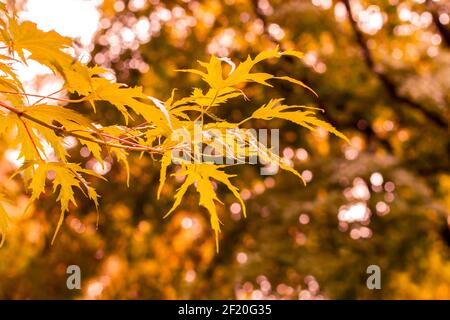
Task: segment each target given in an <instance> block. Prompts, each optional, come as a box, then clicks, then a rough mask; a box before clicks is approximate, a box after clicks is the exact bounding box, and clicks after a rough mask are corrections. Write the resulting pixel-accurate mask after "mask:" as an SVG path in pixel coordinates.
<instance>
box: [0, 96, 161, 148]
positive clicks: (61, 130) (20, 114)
mask: <svg viewBox="0 0 450 320" xmlns="http://www.w3.org/2000/svg"><path fill="white" fill-rule="evenodd" d="M0 106H1V107H3V108H5V109H8V110H9V111H11V112H13V113H15V114H16V115H17V116H18V117H19V118H21V117H23V118H26V119H28V120H30V121H33V122H35V123H37V124H39V125H41V126H43V127H46V128H48V129H51V130H53V131H55V132H59V133H61V134H64V135H66V136H73V137H75V138H78V139H80V140H85V141H90V142H94V143H97V144H99V145H103V146H107V147H113V148H119V149H123V150H134V151H148V152H153V153H163V152H164V150H163V149H162V148H155V147H150V146H143V145H139V144H136V145H122V144H116V143H111V142H108V141H104V140H98V139H95V138H91V137H86V136H84V135H81V134H77V133H75V132H73V131H68V130H66V129H64V128H63V127H58V126H55V125H53V124H50V123H47V122H44V121H42V120H40V119H37V118H35V117H33V116H30V115H29V114H27V113H26V112H25V111H26V110H20V109H17V108H15V107H12V106H9V105H7V104H5V103H3V102H0ZM90 133H92V134H102V135H105V134H104V133H97V132H94V131H92V132H90ZM108 136H109V135H108ZM110 137H112V136H110Z"/></svg>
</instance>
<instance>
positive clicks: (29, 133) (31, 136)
mask: <svg viewBox="0 0 450 320" xmlns="http://www.w3.org/2000/svg"><path fill="white" fill-rule="evenodd" d="M19 119H20V121H21V122H22V124H23V126H24V127H25V130H26V132H27V135H28V137H29V138H30V140H31V143H32V144H33V147H34V150H36V154H37V156H38V157H39V159H40V160H41V161H42V162H44V159H43V158H42V156H41V153H40V152H39V149H38V147H37V145H36V141H34V139H33V135H32V134H31V131H30V128H28V125H27V124H26V122H25V121H24V120H23V119H22V118H21V117H19Z"/></svg>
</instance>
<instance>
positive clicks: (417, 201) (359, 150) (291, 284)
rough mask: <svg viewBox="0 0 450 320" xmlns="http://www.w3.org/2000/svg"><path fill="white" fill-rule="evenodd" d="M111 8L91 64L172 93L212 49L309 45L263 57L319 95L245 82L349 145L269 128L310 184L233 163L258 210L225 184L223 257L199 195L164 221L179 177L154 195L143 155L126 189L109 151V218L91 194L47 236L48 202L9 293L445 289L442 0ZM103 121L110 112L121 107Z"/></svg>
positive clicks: (448, 292) (189, 1) (137, 295)
mask: <svg viewBox="0 0 450 320" xmlns="http://www.w3.org/2000/svg"><path fill="white" fill-rule="evenodd" d="M21 5H23V6H25V5H26V4H25V3H22V4H21ZM18 6H19V9H20V5H19V4H18ZM99 10H100V12H101V15H102V18H101V20H100V23H99V30H98V33H97V34H96V36H95V46H92V52H91V63H92V64H93V65H94V64H98V65H101V66H104V67H107V68H111V69H112V70H114V72H115V74H116V77H117V80H118V81H120V82H125V83H129V84H130V85H134V84H138V85H142V86H144V88H145V90H146V93H147V94H149V95H152V96H155V97H157V98H159V99H161V100H165V99H167V98H168V97H169V96H170V90H171V88H173V87H177V88H178V89H179V92H180V94H185V95H188V94H189V93H190V88H191V87H192V86H193V85H194V84H195V85H196V86H201V84H200V82H199V83H198V84H197V83H196V81H199V79H197V78H196V77H194V76H191V75H188V74H180V73H176V72H175V70H176V69H182V68H187V67H191V66H192V64H193V62H195V61H196V60H202V61H205V60H208V57H209V55H210V54H216V55H218V56H222V57H229V58H231V59H232V60H237V59H240V60H243V59H245V57H246V56H247V55H248V54H252V55H255V54H256V53H258V52H261V51H263V50H266V49H268V48H273V47H275V46H276V45H280V47H281V49H283V50H285V49H295V50H299V51H302V52H304V53H305V59H304V60H303V65H301V64H299V63H296V64H295V65H294V64H293V62H292V61H291V60H290V59H287V58H286V59H284V60H280V61H278V62H277V63H276V64H272V63H271V62H270V61H268V62H267V63H264V64H263V65H261V66H260V67H259V68H260V70H261V71H264V72H270V73H272V74H276V75H278V76H283V75H287V74H290V75H292V76H293V77H295V78H297V79H300V80H302V81H303V82H305V83H306V84H308V85H309V86H311V87H313V88H314V89H315V91H316V92H318V94H319V98H318V99H316V98H315V97H314V96H312V95H309V94H306V93H305V91H304V90H301V89H300V88H294V87H291V86H288V85H286V86H278V87H276V88H269V89H264V91H263V90H262V89H261V88H259V87H253V86H248V87H246V94H247V96H248V97H249V98H250V104H251V105H253V106H254V107H256V106H259V105H261V104H262V103H264V102H265V101H266V100H267V99H268V98H269V97H270V98H272V97H273V98H275V97H285V98H286V101H287V102H289V103H291V104H296V103H301V104H306V105H310V106H320V107H322V108H324V109H325V110H326V112H325V113H324V114H323V115H321V116H322V117H323V119H325V120H327V121H329V122H331V123H333V125H334V126H336V127H337V128H338V129H339V130H341V131H342V132H344V133H345V134H346V135H347V136H348V137H349V138H350V140H351V145H349V144H346V143H345V142H343V141H340V140H338V139H336V138H335V137H333V136H331V135H329V134H327V132H324V131H318V132H306V131H305V130H299V129H297V127H295V126H294V125H291V124H289V123H287V122H277V121H274V122H273V123H271V126H272V127H274V128H281V130H280V136H281V139H282V141H281V144H282V146H281V151H282V155H283V157H285V158H286V159H289V160H291V161H292V162H293V164H294V166H295V168H296V169H297V170H299V172H302V175H303V177H304V178H305V179H306V180H307V181H308V182H309V183H308V187H306V188H305V187H303V186H302V185H300V184H299V183H298V181H296V180H294V179H293V177H292V176H290V175H289V174H287V173H282V172H280V173H279V174H277V175H275V176H269V177H267V176H266V177H264V176H260V175H259V171H258V170H257V168H253V167H252V166H248V167H245V168H243V169H238V170H240V171H239V176H240V177H241V179H240V181H238V182H237V183H238V185H239V187H240V189H241V195H242V197H243V198H244V200H246V203H247V211H248V217H247V218H246V219H244V218H243V217H242V212H241V208H240V206H239V204H238V203H235V199H234V198H233V197H232V195H230V196H229V199H228V201H227V202H225V206H223V207H222V209H221V210H222V212H220V215H221V217H223V220H224V232H223V234H222V239H221V251H220V253H219V254H216V253H215V248H214V246H215V243H214V237H213V235H212V233H211V231H210V229H209V222H208V220H207V219H206V217H205V215H204V214H203V211H202V209H199V207H198V205H197V203H198V201H197V196H196V195H195V194H193V193H192V194H189V195H188V197H189V199H187V200H186V201H185V202H184V204H183V205H182V206H181V207H180V210H178V211H177V212H176V213H175V214H174V215H173V216H172V217H170V218H168V219H162V215H163V213H165V212H166V211H167V209H168V208H170V206H171V202H172V197H173V194H174V192H175V190H176V188H177V187H178V186H179V183H172V184H169V185H167V186H166V187H165V188H164V189H163V193H162V197H161V199H160V200H159V201H158V200H157V199H156V190H157V187H158V179H159V171H158V167H157V163H156V162H153V161H152V159H151V157H146V156H144V157H139V155H136V156H134V157H133V158H132V159H131V162H130V167H131V177H132V178H131V181H130V187H129V188H127V187H126V183H124V182H125V181H126V173H125V171H124V170H123V168H121V167H120V166H118V165H116V164H114V163H113V164H112V168H111V170H110V171H109V172H105V177H106V178H108V180H109V182H108V183H102V182H98V184H97V185H96V188H97V189H98V193H99V194H101V195H102V198H101V207H100V225H99V228H98V230H96V228H95V224H96V211H95V207H94V206H93V205H92V204H90V203H87V202H86V203H83V202H80V203H79V207H78V208H76V209H74V210H71V213H70V215H69V216H68V217H67V218H66V220H65V223H64V226H63V230H62V232H61V233H60V235H59V237H58V239H57V241H56V242H55V244H54V245H53V246H51V245H50V241H51V237H52V234H53V230H54V227H55V225H56V223H57V220H58V210H59V209H58V208H54V207H53V201H45V199H44V200H43V201H41V202H40V205H39V207H37V208H35V210H34V212H33V213H32V214H31V215H30V216H29V217H28V216H27V217H23V218H20V222H18V223H15V224H13V225H12V226H11V230H10V232H11V236H10V237H9V238H8V242H7V243H6V244H5V246H4V247H3V248H2V249H0V298H2V299H17V298H111V299H116V298H117V299H177V298H180V299H181V298H183V299H190V298H198V299H229V298H239V299H262V298H274V299H315V298H317V299H320V298H330V299H335V298H340V299H368V298H375V299H381V298H382V299H388V298H394V299H397V298H399V299H402V298H406V299H422V298H436V299H448V298H450V229H449V225H450V218H449V217H450V139H449V127H448V122H449V118H450V117H449V106H450V36H449V32H450V31H449V30H450V23H449V21H450V5H449V4H448V2H446V1H424V0H404V1H401V0H381V1H376V2H371V1H365V0H359V1H349V0H343V1H331V0H312V1H309V0H288V1H286V0H284V1H281V0H255V1H250V0H220V1H219V0H212V1H197V0H183V1H159V0H151V1H143V0H132V1H122V0H104V1H103V3H102V4H101V5H100V6H99ZM85 108H86V110H85V111H86V112H87V111H88V110H89V106H88V105H87V104H86V106H85ZM232 110H233V111H232V112H224V113H223V114H222V115H221V116H223V117H224V118H226V119H230V120H234V121H236V120H237V119H242V118H243V117H246V116H248V115H249V114H250V113H251V110H246V109H245V108H242V107H241V108H240V106H239V102H235V105H233V108H232ZM94 117H98V119H102V121H103V122H105V121H106V122H111V123H114V121H116V120H117V119H118V118H119V117H120V115H119V114H115V113H111V112H108V113H106V112H104V111H103V112H102V111H101V110H99V111H98V113H97V114H96V115H94ZM267 125H268V124H267V123H266V122H264V121H255V123H250V124H249V126H255V127H265V126H267ZM294 146H297V147H298V146H301V148H297V147H294ZM296 148H297V149H296ZM0 151H1V152H2V153H3V154H4V156H3V157H2V158H1V169H0V177H1V181H2V183H3V184H4V187H5V189H7V190H8V191H9V192H10V193H11V196H12V197H14V196H15V200H16V201H15V202H14V203H11V204H10V209H11V210H12V209H14V208H15V209H16V211H17V212H19V211H21V210H23V208H24V206H25V205H26V200H27V199H26V197H25V196H23V191H24V190H23V186H21V185H20V184H18V183H17V182H16V181H14V180H8V179H7V178H6V177H7V176H8V174H9V173H10V172H12V171H13V170H14V166H13V165H12V164H11V162H10V161H9V160H8V156H7V155H8V150H5V148H4V147H2V146H0ZM71 151H72V157H73V159H74V161H76V162H80V163H86V162H87V161H89V156H88V157H87V158H86V157H85V155H83V152H81V153H80V151H82V150H80V148H74V149H72V150H71ZM221 191H225V190H222V189H219V192H221ZM49 197H51V196H49ZM71 264H77V265H79V266H80V267H81V270H82V277H83V281H82V290H81V291H69V290H67V288H66V276H67V275H66V267H67V266H68V265H71ZM371 264H376V265H379V266H380V267H381V270H382V290H369V289H368V288H367V287H366V279H367V276H368V275H367V273H366V268H367V267H368V266H369V265H371Z"/></svg>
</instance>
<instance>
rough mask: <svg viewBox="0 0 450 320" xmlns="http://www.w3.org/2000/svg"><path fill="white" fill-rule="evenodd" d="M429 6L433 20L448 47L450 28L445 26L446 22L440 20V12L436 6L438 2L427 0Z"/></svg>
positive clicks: (449, 43) (449, 45)
mask: <svg viewBox="0 0 450 320" xmlns="http://www.w3.org/2000/svg"><path fill="white" fill-rule="evenodd" d="M427 8H428V10H430V12H431V15H432V16H433V22H434V25H435V26H436V28H437V29H438V31H439V33H440V34H441V36H442V39H443V40H444V43H445V44H446V46H447V47H450V30H449V29H447V28H446V27H445V25H444V24H442V23H441V21H440V20H439V12H438V10H437V8H436V4H435V3H434V2H433V1H432V0H427Z"/></svg>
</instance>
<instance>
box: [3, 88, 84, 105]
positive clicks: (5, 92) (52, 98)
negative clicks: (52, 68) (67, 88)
mask: <svg viewBox="0 0 450 320" xmlns="http://www.w3.org/2000/svg"><path fill="white" fill-rule="evenodd" d="M61 90H62V89H60V90H58V91H56V92H54V93H52V94H51V95H53V94H55V93H58V92H59V91H61ZM0 93H3V94H15V95H19V96H27V97H36V98H41V99H40V100H39V101H42V100H43V99H50V100H55V101H60V102H73V103H76V102H82V101H84V99H85V98H81V99H77V100H71V99H63V98H54V97H50V96H51V95H47V96H43V95H40V94H33V93H25V92H18V91H3V90H0Z"/></svg>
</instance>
